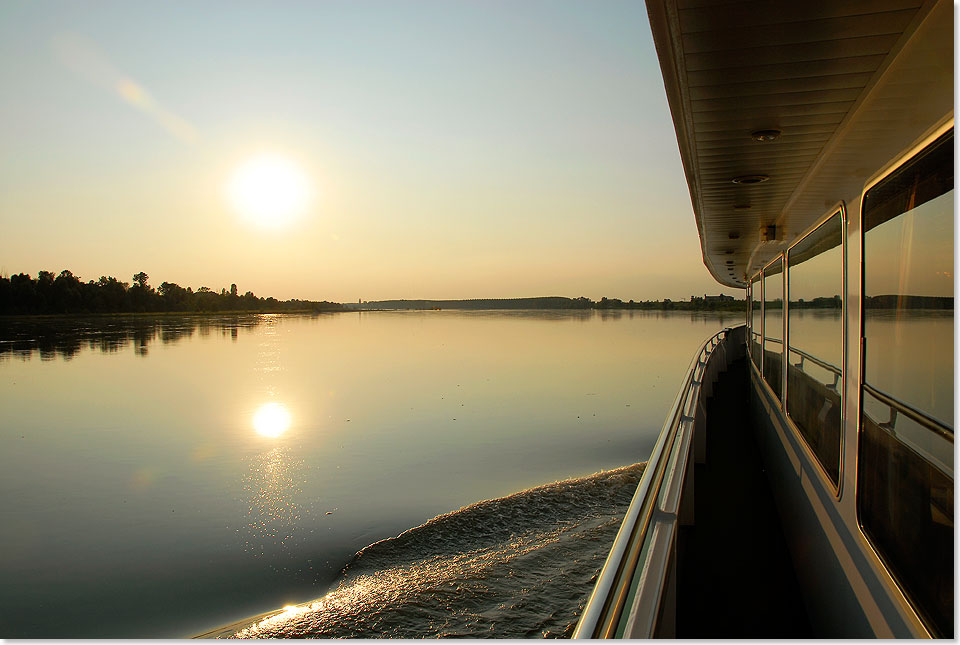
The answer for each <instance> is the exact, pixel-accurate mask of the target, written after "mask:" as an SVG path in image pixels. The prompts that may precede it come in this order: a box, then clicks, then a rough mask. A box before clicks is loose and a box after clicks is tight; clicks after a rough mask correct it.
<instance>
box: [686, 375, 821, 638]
mask: <svg viewBox="0 0 960 645" xmlns="http://www.w3.org/2000/svg"><path fill="white" fill-rule="evenodd" d="M746 361H747V359H745V358H741V359H739V360H737V361H735V362H733V363H732V364H731V365H730V367H729V368H728V370H727V371H726V372H725V373H724V374H722V375H721V376H720V378H719V380H718V382H717V384H716V386H715V388H714V393H713V396H712V397H711V398H710V399H709V401H708V403H707V415H706V417H707V463H705V464H697V465H696V466H695V472H694V487H695V488H694V515H695V518H696V519H695V522H696V523H695V525H694V526H689V527H683V528H681V531H680V535H679V541H678V551H679V557H678V565H677V566H678V568H677V576H678V584H677V634H676V636H677V637H678V638H805V637H810V636H812V635H813V634H812V631H811V628H810V623H809V620H808V618H807V615H806V611H805V609H804V606H803V601H802V598H801V594H800V589H799V585H798V583H797V579H796V576H795V574H794V569H793V564H792V562H791V559H790V554H789V551H788V549H787V545H786V541H785V539H784V535H783V531H782V529H781V526H780V521H779V517H778V515H777V508H776V506H775V505H774V501H773V497H772V494H771V492H770V488H769V485H768V483H767V477H766V474H765V471H764V469H763V465H762V462H761V459H760V453H759V450H758V446H757V443H756V440H755V438H754V432H753V429H752V428H751V426H750V418H749V415H748V414H747V409H748V406H747V404H746V402H747V401H748V396H749V392H750V388H749V381H748V379H749V373H748V371H747V367H748V363H747V362H746Z"/></svg>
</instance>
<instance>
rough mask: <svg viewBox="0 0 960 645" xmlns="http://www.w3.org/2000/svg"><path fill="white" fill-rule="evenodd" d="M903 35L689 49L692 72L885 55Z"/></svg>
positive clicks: (744, 43)
mask: <svg viewBox="0 0 960 645" xmlns="http://www.w3.org/2000/svg"><path fill="white" fill-rule="evenodd" d="M899 38H900V34H898V33H892V34H880V35H876V36H860V37H856V38H833V39H826V40H818V41H814V42H803V43H794V44H792V45H764V46H756V45H753V46H752V45H751V41H750V40H744V41H742V42H741V43H740V44H739V46H738V47H731V48H729V49H726V50H725V51H722V52H717V51H712V52H705V53H702V54H697V53H692V52H687V54H686V59H685V61H686V66H687V70H688V71H703V70H717V69H727V68H731V67H750V66H751V65H756V64H758V63H761V64H762V65H782V64H786V63H799V62H804V61H812V60H835V59H840V58H852V57H855V56H878V55H879V56H884V57H886V55H887V52H889V51H890V48H891V47H893V45H894V43H896V42H897V39H899Z"/></svg>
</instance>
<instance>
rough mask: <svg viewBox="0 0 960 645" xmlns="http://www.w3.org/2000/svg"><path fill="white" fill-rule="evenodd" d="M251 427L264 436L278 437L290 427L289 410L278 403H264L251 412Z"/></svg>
mask: <svg viewBox="0 0 960 645" xmlns="http://www.w3.org/2000/svg"><path fill="white" fill-rule="evenodd" d="M253 429H254V430H256V431H257V434H259V435H262V436H264V437H279V436H280V435H282V434H283V433H285V432H286V431H287V430H289V429H290V411H289V410H287V408H286V406H284V405H283V404H280V403H273V402H271V403H264V404H263V405H261V406H260V407H259V408H258V409H257V411H256V412H255V413H254V414H253Z"/></svg>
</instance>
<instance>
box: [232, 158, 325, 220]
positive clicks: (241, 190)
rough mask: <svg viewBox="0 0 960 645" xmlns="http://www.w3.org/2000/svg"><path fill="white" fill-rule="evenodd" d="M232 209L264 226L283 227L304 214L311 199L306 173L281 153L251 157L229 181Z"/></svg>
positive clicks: (234, 172) (238, 168)
mask: <svg viewBox="0 0 960 645" xmlns="http://www.w3.org/2000/svg"><path fill="white" fill-rule="evenodd" d="M226 192H227V199H228V200H229V202H230V205H231V206H232V207H233V209H234V210H235V211H236V212H237V213H239V214H240V215H242V216H243V217H245V218H247V219H248V220H250V221H251V222H252V223H254V224H256V225H258V226H260V227H263V228H283V227H285V226H287V225H289V224H291V223H292V222H293V221H294V220H295V219H296V218H297V217H299V216H300V215H302V214H303V211H304V210H305V209H306V207H307V204H308V202H309V199H310V182H309V180H308V178H307V174H306V173H305V172H304V171H303V169H302V168H301V167H300V166H298V165H297V164H296V163H294V162H292V161H290V160H289V159H287V158H285V157H282V156H278V155H261V156H258V157H254V158H252V159H248V160H247V161H245V162H243V163H242V164H241V165H240V166H238V167H237V168H236V170H234V171H233V174H232V175H231V176H230V179H229V181H228V182H227V190H226Z"/></svg>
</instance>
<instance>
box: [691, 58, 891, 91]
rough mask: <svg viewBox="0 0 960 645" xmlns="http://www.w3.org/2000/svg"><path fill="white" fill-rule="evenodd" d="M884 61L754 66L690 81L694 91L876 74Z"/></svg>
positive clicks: (712, 72)
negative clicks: (712, 87) (735, 84)
mask: <svg viewBox="0 0 960 645" xmlns="http://www.w3.org/2000/svg"><path fill="white" fill-rule="evenodd" d="M883 58H884V57H883V55H881V54H874V55H872V56H850V57H846V58H827V59H820V60H803V61H797V62H794V63H784V64H782V65H754V66H751V67H728V68H722V69H712V70H699V71H695V72H688V73H687V82H688V84H689V85H690V87H691V88H694V87H702V86H717V85H721V86H722V85H724V84H729V83H742V82H744V80H745V79H749V80H750V81H751V82H754V83H761V82H767V81H780V80H792V79H800V78H808V77H815V76H833V75H838V74H873V72H875V71H876V70H877V67H879V65H880V63H881V62H883Z"/></svg>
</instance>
